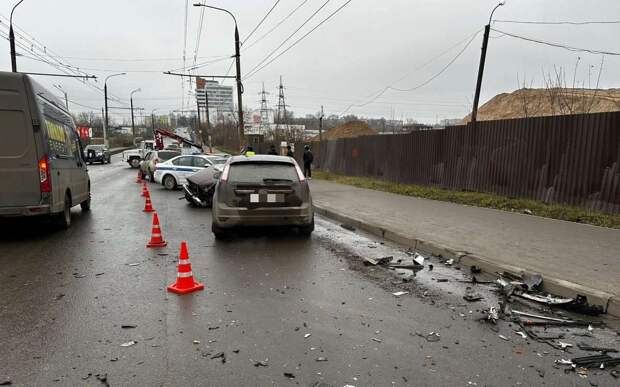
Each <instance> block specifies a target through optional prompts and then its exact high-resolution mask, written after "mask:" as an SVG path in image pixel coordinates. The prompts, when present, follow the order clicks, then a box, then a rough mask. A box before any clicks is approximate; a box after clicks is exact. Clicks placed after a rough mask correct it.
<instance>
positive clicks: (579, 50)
mask: <svg viewBox="0 0 620 387" xmlns="http://www.w3.org/2000/svg"><path fill="white" fill-rule="evenodd" d="M491 29H492V30H493V31H495V32H499V33H500V34H504V35H507V36H510V37H513V38H516V39H521V40H525V41H528V42H532V43H538V44H544V45H546V46H551V47H556V48H563V49H565V50H568V51H573V52H587V53H590V54H601V55H612V56H620V53H619V52H612V51H601V50H594V49H590V48H579V47H572V46H568V45H565V44H560V43H553V42H546V41H544V40H540V39H534V38H528V37H525V36H521V35H516V34H513V33H510V32H505V31H500V30H496V29H495V28H491Z"/></svg>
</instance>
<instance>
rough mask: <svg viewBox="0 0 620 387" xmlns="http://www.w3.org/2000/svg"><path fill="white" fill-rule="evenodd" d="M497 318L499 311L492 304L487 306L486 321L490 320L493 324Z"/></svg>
mask: <svg viewBox="0 0 620 387" xmlns="http://www.w3.org/2000/svg"><path fill="white" fill-rule="evenodd" d="M497 320H499V313H498V311H497V309H496V308H495V307H494V306H492V307H490V308H489V310H488V312H487V321H490V322H492V323H493V324H497Z"/></svg>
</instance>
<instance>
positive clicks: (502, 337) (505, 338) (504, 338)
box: [497, 335, 510, 341]
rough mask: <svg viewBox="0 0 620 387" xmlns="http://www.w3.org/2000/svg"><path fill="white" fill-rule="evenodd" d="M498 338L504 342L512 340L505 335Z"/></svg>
mask: <svg viewBox="0 0 620 387" xmlns="http://www.w3.org/2000/svg"><path fill="white" fill-rule="evenodd" d="M497 336H499V338H500V339H502V340H506V341H510V339H509V338H508V337H506V336H504V335H497Z"/></svg>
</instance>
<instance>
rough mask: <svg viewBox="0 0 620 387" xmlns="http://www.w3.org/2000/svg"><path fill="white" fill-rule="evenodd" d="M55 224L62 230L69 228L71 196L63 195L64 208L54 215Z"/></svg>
mask: <svg viewBox="0 0 620 387" xmlns="http://www.w3.org/2000/svg"><path fill="white" fill-rule="evenodd" d="M54 220H55V223H56V225H58V227H60V228H62V229H65V230H66V229H68V228H69V227H70V226H71V196H70V195H69V193H67V194H65V208H64V209H63V211H62V212H60V213H58V214H56V215H55V219H54Z"/></svg>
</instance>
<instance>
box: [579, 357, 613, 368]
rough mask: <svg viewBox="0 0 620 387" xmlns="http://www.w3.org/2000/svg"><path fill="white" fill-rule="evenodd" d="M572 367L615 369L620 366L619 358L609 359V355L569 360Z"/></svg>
mask: <svg viewBox="0 0 620 387" xmlns="http://www.w3.org/2000/svg"><path fill="white" fill-rule="evenodd" d="M571 362H572V364H573V365H574V366H577V367H581V368H601V365H602V366H603V367H615V366H617V365H620V357H611V356H609V355H593V356H581V357H575V358H572V359H571Z"/></svg>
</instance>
